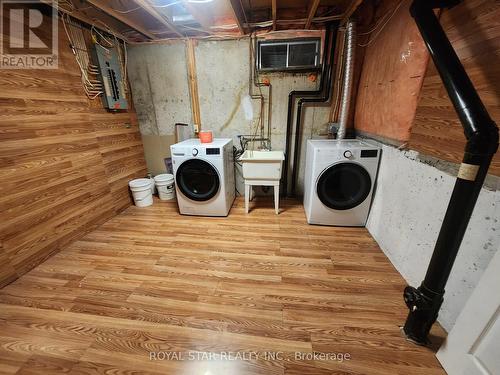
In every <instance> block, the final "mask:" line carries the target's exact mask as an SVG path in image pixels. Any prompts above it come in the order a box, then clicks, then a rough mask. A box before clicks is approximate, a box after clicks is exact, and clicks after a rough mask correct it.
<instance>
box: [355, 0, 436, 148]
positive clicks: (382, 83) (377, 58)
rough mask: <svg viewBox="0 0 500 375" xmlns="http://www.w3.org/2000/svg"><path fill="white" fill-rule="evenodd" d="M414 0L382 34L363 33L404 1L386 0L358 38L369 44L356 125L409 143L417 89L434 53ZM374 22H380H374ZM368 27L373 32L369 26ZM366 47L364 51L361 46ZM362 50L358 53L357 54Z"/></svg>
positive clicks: (406, 3)
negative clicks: (413, 9) (413, 13)
mask: <svg viewBox="0 0 500 375" xmlns="http://www.w3.org/2000/svg"><path fill="white" fill-rule="evenodd" d="M411 2H412V1H411V0H404V1H403V3H402V4H401V6H400V7H399V8H398V9H397V11H396V13H394V15H393V16H392V18H391V20H390V21H389V22H388V23H387V25H386V26H385V27H384V28H383V29H382V31H381V32H380V33H379V34H378V35H377V31H374V32H372V33H371V34H370V35H363V33H367V32H368V31H369V29H372V28H373V24H374V23H377V20H378V22H380V20H382V21H384V20H383V19H382V17H383V16H384V15H386V14H388V13H389V14H391V13H392V12H393V10H394V9H395V8H396V7H397V6H398V3H399V0H386V1H383V2H382V3H381V5H380V6H379V7H378V8H377V10H376V13H375V20H370V21H371V22H370V25H369V26H368V27H364V28H363V27H361V26H360V29H359V41H358V43H359V44H360V45H361V46H363V45H364V44H367V43H370V44H369V45H368V46H366V47H360V49H362V50H363V49H364V63H363V68H362V71H361V77H360V80H359V84H358V93H357V98H356V109H355V115H354V124H355V128H356V130H358V131H361V132H363V133H365V134H369V135H375V136H379V137H383V138H388V139H391V140H395V141H397V142H398V143H404V142H406V141H408V139H409V138H410V128H411V125H412V122H413V119H414V116H415V109H416V107H417V102H418V94H419V92H420V87H421V85H422V80H423V77H424V73H425V69H426V66H427V61H428V58H429V54H428V52H427V49H426V47H425V45H424V43H423V40H422V38H421V37H420V33H419V31H418V29H417V27H416V25H415V22H414V21H413V18H412V17H411V16H410V13H409V6H410V4H411ZM370 4H371V3H370V2H365V3H364V4H363V6H362V8H361V9H360V13H361V17H363V16H364V17H365V18H366V16H367V15H368V14H369V13H370V12H369V9H368V7H369V6H370ZM373 21H375V22H373ZM367 29H368V31H367ZM361 52H362V51H361ZM360 55H361V54H360V53H358V56H360Z"/></svg>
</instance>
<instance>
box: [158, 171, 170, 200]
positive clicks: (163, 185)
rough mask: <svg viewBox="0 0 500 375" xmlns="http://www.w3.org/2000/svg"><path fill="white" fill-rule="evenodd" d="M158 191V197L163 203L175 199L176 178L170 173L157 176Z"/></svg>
mask: <svg viewBox="0 0 500 375" xmlns="http://www.w3.org/2000/svg"><path fill="white" fill-rule="evenodd" d="M155 184H156V189H157V190H158V196H159V197H160V199H161V200H162V201H168V200H170V199H174V197H175V190H174V176H173V175H171V174H168V173H164V174H159V175H158V176H155Z"/></svg>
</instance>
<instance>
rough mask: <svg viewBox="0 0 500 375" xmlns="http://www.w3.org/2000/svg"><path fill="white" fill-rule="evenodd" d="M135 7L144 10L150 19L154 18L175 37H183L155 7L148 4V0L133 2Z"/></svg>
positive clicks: (135, 0)
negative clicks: (137, 6)
mask: <svg viewBox="0 0 500 375" xmlns="http://www.w3.org/2000/svg"><path fill="white" fill-rule="evenodd" d="M133 1H134V2H135V3H136V4H137V5H139V6H140V7H141V8H142V9H144V10H145V11H146V12H147V13H148V14H149V15H150V16H151V17H153V18H155V19H156V20H157V21H158V22H159V23H161V24H162V25H163V26H165V27H166V28H167V29H169V30H170V31H171V32H173V33H174V34H176V35H177V36H179V37H181V38H184V36H185V35H183V34H182V33H181V32H180V31H179V30H177V28H176V27H175V26H174V25H173V24H172V23H170V21H168V20H167V19H166V18H165V16H163V15H162V14H161V13H160V12H158V11H157V10H156V9H155V7H154V6H153V5H152V4H151V3H150V2H149V0H133Z"/></svg>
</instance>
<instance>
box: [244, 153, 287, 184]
mask: <svg viewBox="0 0 500 375" xmlns="http://www.w3.org/2000/svg"><path fill="white" fill-rule="evenodd" d="M284 159H285V154H284V152H283V151H253V150H247V151H245V152H244V153H243V155H241V156H240V159H239V160H240V161H241V163H242V164H243V178H244V179H245V180H279V179H280V178H281V169H282V165H283V160H284Z"/></svg>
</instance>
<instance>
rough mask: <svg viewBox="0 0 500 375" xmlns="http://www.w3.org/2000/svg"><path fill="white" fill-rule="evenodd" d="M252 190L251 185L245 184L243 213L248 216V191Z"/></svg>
mask: <svg viewBox="0 0 500 375" xmlns="http://www.w3.org/2000/svg"><path fill="white" fill-rule="evenodd" d="M251 189H252V186H251V185H247V184H245V213H246V214H248V205H249V199H250V190H251Z"/></svg>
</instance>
